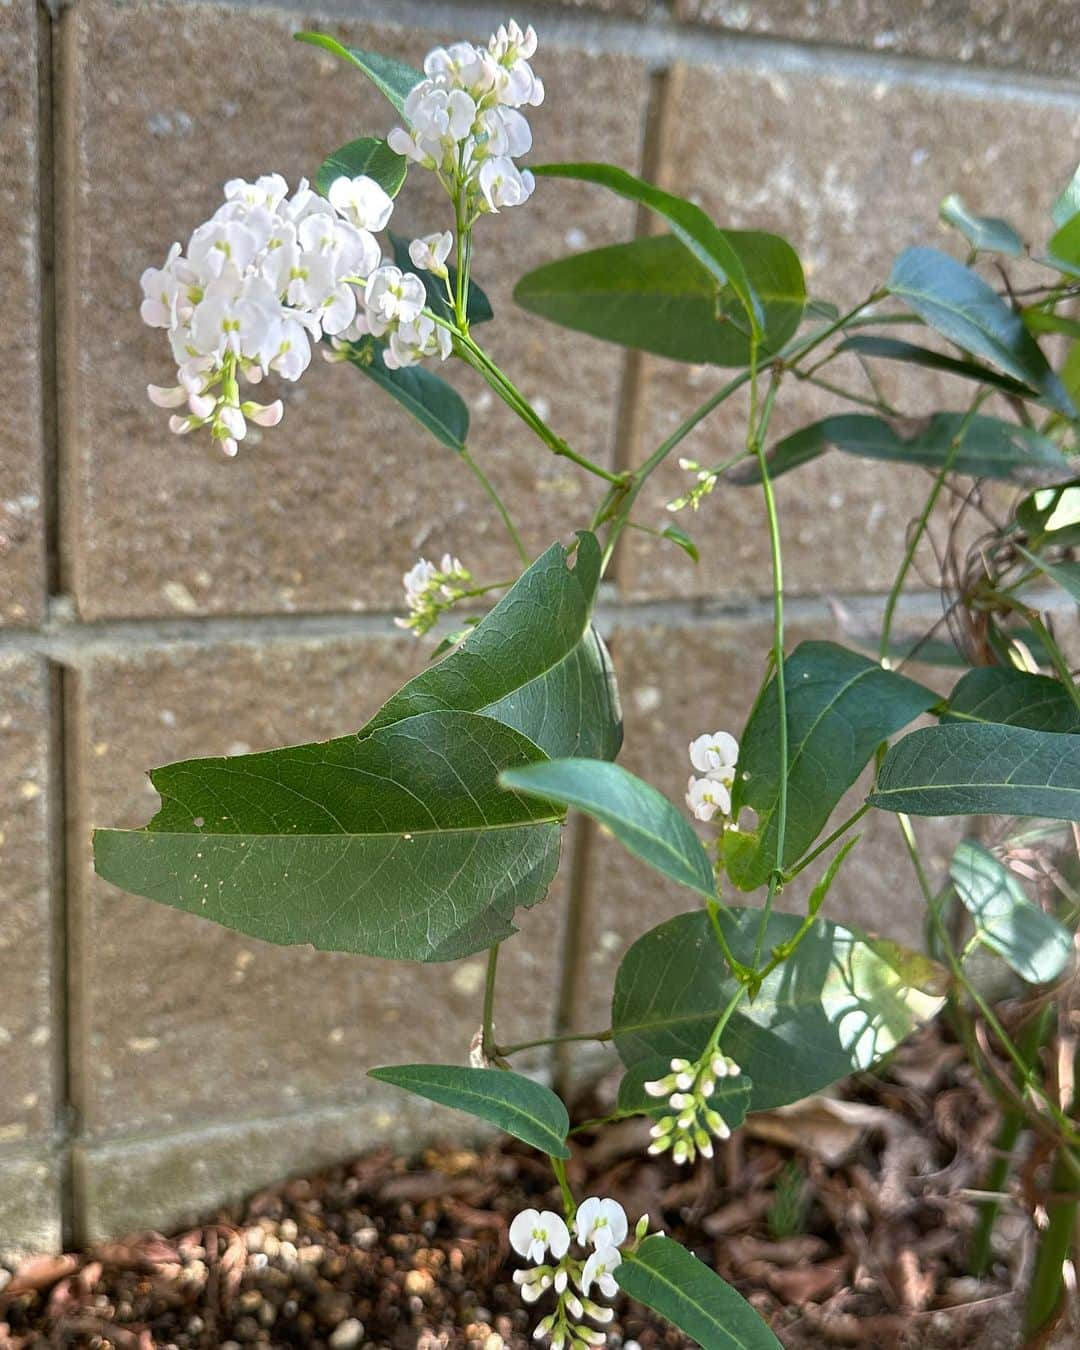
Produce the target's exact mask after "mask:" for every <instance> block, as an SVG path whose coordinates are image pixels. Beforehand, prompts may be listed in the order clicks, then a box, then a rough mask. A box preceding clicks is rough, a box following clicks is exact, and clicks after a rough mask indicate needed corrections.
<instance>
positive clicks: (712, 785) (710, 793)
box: [686, 778, 731, 821]
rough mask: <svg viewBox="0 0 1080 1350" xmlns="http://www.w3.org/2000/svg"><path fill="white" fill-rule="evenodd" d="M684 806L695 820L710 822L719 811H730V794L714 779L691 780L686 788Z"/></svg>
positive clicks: (724, 814)
mask: <svg viewBox="0 0 1080 1350" xmlns="http://www.w3.org/2000/svg"><path fill="white" fill-rule="evenodd" d="M686 804H687V806H688V807H689V808H690V810H691V812H692V813H693V815H694V819H695V820H706V821H707V820H712V818H713V816H715V815H716V813H717V812H718V811H719V813H720V814H721V815H722V816H726V815H728V814H729V813H730V811H731V793H730V792H729V791H728V789H727V788H726V787H725V786H724V785H723V783H721V782H719V781H718V780H717V779H715V778H691V779H690V781H689V782H688V783H687V787H686Z"/></svg>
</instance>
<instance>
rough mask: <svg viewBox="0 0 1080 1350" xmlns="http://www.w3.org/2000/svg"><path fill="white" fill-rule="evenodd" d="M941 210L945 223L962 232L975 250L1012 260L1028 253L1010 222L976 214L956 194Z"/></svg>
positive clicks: (943, 204) (947, 200)
mask: <svg viewBox="0 0 1080 1350" xmlns="http://www.w3.org/2000/svg"><path fill="white" fill-rule="evenodd" d="M940 211H941V218H942V220H944V221H945V222H946V224H948V225H951V226H952V227H953V229H954V230H959V231H960V233H961V234H962V235H963V236H964V238H965V239H966V240H967V241H968V243H969V244H970V245H971V247H972V248H974V249H979V250H981V251H983V252H986V253H1004V254H1006V255H1007V256H1008V257H1010V258H1018V257H1019V256H1020V254H1021V253H1023V251H1024V241H1023V240H1022V239H1021V238H1020V236H1019V235H1018V234H1017V233H1016V231H1015V230H1014V229H1013V227H1012V226H1011V225H1010V224H1009V222H1008V221H1007V220H1002V219H1000V217H998V216H974V215H972V214H971V212H970V211H969V210H968V209H967V207H966V206H965V205H964V203H963V202H962V201H961V199H960V198H959V197H958V196H957V195H956V193H955V192H954V193H950V195H949V196H948V197H946V198H945V200H944V201H943V202H942V203H941V208H940Z"/></svg>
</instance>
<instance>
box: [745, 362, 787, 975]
mask: <svg viewBox="0 0 1080 1350" xmlns="http://www.w3.org/2000/svg"><path fill="white" fill-rule="evenodd" d="M781 375H782V371H781V369H780V368H779V367H775V368H774V370H773V378H772V382H771V384H770V386H769V392H768V394H767V395H766V397H765V404H764V407H763V408H762V412H761V417H760V419H759V421H758V422H757V425H753V424H751V428H750V435H751V437H752V442H751V446H750V447H748V448H752V449H753V452H754V454H755V455H756V456H757V461H758V468H759V470H760V473H761V488H762V493H763V494H764V498H765V513H766V516H767V517H768V522H769V549H770V552H771V555H772V580H773V649H772V659H773V666H774V668H775V676H774V678H775V680H776V713H777V720H778V722H779V728H778V732H777V739H778V752H779V756H780V789H779V800H778V801H777V807H776V860H775V865H774V867H773V870H772V873H771V874H770V876H769V888H768V890H767V892H766V894H765V904H764V905H763V906H762V911H761V923H760V925H759V927H758V933H757V939H756V940H755V942H754V968H755V970H756V969H757V965H758V962H759V961H760V960H761V949H762V946H763V945H764V942H765V930H766V929H767V928H768V926H769V919H770V917H771V915H772V907H773V901H774V899H775V898H776V892H777V889H778V887H779V885H780V881H781V879H782V877H783V867H784V845H785V843H786V836H787V813H788V725H787V686H786V683H785V679H784V557H783V548H782V545H781V540H780V517H779V514H778V512H777V509H776V494H775V493H774V491H773V484H772V478H771V476H770V474H769V462H768V459H767V457H766V454H765V433H766V430H767V428H768V425H769V418H770V417H771V415H772V409H773V405H774V404H775V402H776V395H777V391H778V390H779V387H780V379H781ZM755 402H756V400H755V399H753V397H752V398H751V405H752V406H753V405H754V404H755Z"/></svg>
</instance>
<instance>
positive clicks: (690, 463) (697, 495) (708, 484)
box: [667, 459, 717, 511]
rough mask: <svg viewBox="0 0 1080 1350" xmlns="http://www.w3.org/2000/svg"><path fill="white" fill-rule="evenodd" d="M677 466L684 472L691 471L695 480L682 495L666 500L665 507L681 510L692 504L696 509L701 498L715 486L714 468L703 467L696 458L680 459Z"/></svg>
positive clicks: (670, 509) (671, 509)
mask: <svg viewBox="0 0 1080 1350" xmlns="http://www.w3.org/2000/svg"><path fill="white" fill-rule="evenodd" d="M679 468H680V469H682V470H683V472H684V473H692V474H693V475H694V476H695V478H696V479H697V482H696V483H695V484H694V486H693V487H692V488H691V489H690V491H689V492H687V493H686V494H685V495H684V496H682V497H676V498H675V499H674V500H673V501H670V502H668V504H667V509H668V510H669V511H681V510H683V508H684V507H687V506H692V507H693V509H694V510H695V511H696V510H697V509H698V507H699V506H700V505H701V502H702V499H703V498H705V497H707V496H708V495H709V493H710V492H712V490H713V488H714V487H716V481H717V478H716V470H715V469H703V468H702V467H701V465H700V464H699V463H698V462H697V460H696V459H680V460H679Z"/></svg>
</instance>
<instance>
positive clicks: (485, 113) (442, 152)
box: [387, 21, 544, 222]
mask: <svg viewBox="0 0 1080 1350" xmlns="http://www.w3.org/2000/svg"><path fill="white" fill-rule="evenodd" d="M535 51H536V33H535V32H534V30H533V29H532V27H531V26H530V27H528V28H526V29H525V30H524V31H522V29H521V28H520V27H519V26H518V25H517V24H516V23H514V22H513V21H511V22H510V23H508V24H504V25H502V26H500V28H499V30H498V32H497V33H495V34H494V35H493V36H492V37H491V40H490V41H489V42H488V44H487V46H486V47H475V46H473V45H472V43H469V42H455V43H454V44H453V45H452V46H451V47H436V48H435V50H434V51H432V52H429V53H428V56H427V58H426V59H425V61H424V76H425V78H424V79H423V80H421V82H420V83H419V84H418V85H416V86H415V88H413V89H412V91H411V92H410V93H409V95H408V97H407V98H406V100H405V116H406V118H407V119H408V121H409V126H410V128H411V129H410V130H406V129H405V128H403V127H395V128H394V130H393V131H391V132H390V135H389V136H388V137H387V143H388V144H389V146H390V149H391V150H393V151H395V152H396V153H397V154H399V155H407V156H408V158H409V159H411V160H414V161H416V163H418V164H421V165H423V166H424V167H425V168H427V169H433V170H434V171H435V172H436V173H437V174H438V176H439V180H440V182H441V183H442V184H443V186H444V187H445V189H446V191H447V192H448V193H449V194H450V196H451V197H452V198H453V199H454V200H455V201H460V202H461V203H462V204H463V206H464V211H465V216H466V220H467V221H469V222H471V221H472V220H473V219H475V217H476V215H477V214H479V213H480V212H482V211H498V210H499V209H500V208H501V207H505V206H520V205H521V203H522V202H525V201H527V200H528V198H529V197H530V196H531V195H532V191H533V187H534V182H533V176H532V174H531V173H529V171H528V170H527V169H519V168H518V166H517V165H516V164H515V163H514V160H515V159H516V158H518V157H519V156H521V155H524V154H526V153H527V152H528V151H529V149H530V148H531V146H532V132H531V131H530V129H529V123H528V121H527V120H526V119H525V116H524V114H522V113H521V112H520V111H519V109H520V108H523V107H537V106H539V104H541V103H542V102H543V99H544V86H543V85H542V84H541V82H540V81H539V79H537V77H536V76H535V75H534V74H533V71H532V69H531V67H530V66H529V58H530V57H531V56H532V55H533V53H534V52H535Z"/></svg>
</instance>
